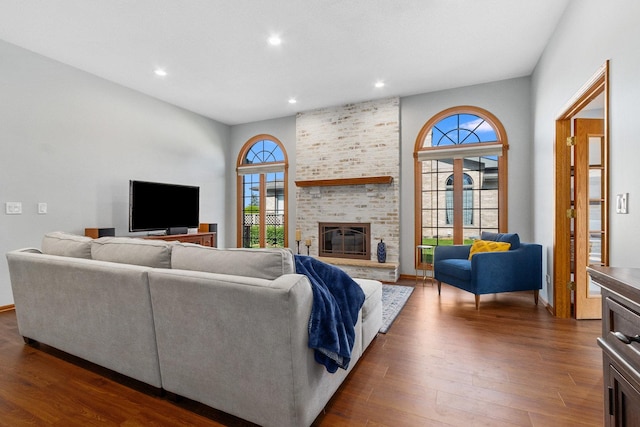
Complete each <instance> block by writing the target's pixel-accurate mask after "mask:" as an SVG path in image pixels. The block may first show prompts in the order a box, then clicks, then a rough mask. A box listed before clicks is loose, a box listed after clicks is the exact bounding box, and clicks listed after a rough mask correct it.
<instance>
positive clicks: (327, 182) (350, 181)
mask: <svg viewBox="0 0 640 427" xmlns="http://www.w3.org/2000/svg"><path fill="white" fill-rule="evenodd" d="M392 182H393V177H392V176H391V175H382V176H365V177H361V178H336V179H312V180H308V181H296V185H297V186H298V187H331V186H336V185H365V184H391V183H392Z"/></svg>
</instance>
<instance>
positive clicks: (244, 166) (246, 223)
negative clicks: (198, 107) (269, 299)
mask: <svg viewBox="0 0 640 427" xmlns="http://www.w3.org/2000/svg"><path fill="white" fill-rule="evenodd" d="M287 167H288V163H287V154H286V151H285V149H284V146H283V145H282V143H281V142H280V141H279V140H278V139H277V138H275V137H273V136H271V135H257V136H255V137H253V138H251V139H250V140H249V141H247V142H246V143H245V144H244V146H243V147H242V150H241V151H240V154H239V155H238V164H237V172H238V233H237V235H238V247H243V248H266V247H279V248H282V247H286V246H287V244H288V243H287V240H288V239H287Z"/></svg>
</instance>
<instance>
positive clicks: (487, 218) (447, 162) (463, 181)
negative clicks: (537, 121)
mask: <svg viewBox="0 0 640 427" xmlns="http://www.w3.org/2000/svg"><path fill="white" fill-rule="evenodd" d="M507 150H508V143H507V136H506V133H505V131H504V127H503V126H502V124H501V123H500V122H499V121H498V119H497V118H496V117H495V116H494V115H493V114H491V113H489V112H488V111H486V110H483V109H481V108H478V107H470V106H462V107H454V108H450V109H448V110H445V111H442V112H440V113H439V114H437V115H435V116H434V117H432V118H431V119H430V120H428V121H427V122H426V123H425V125H424V126H423V127H422V129H421V130H420V133H419V134H418V137H417V139H416V145H415V152H414V157H415V174H416V180H415V182H416V198H415V199H416V216H415V217H416V239H415V240H416V245H430V246H436V245H450V244H463V243H469V242H471V241H472V240H473V239H475V238H479V236H480V235H481V233H482V232H483V231H491V232H504V231H506V224H507V203H506V198H507V180H506V177H507ZM428 258H429V256H427V259H423V260H422V261H419V262H418V263H419V264H420V263H422V262H426V263H429V262H430V260H429V259H428Z"/></svg>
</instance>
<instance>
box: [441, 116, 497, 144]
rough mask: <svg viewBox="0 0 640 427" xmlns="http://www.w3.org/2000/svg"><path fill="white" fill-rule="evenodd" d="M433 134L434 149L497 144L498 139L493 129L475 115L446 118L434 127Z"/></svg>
mask: <svg viewBox="0 0 640 427" xmlns="http://www.w3.org/2000/svg"><path fill="white" fill-rule="evenodd" d="M431 132H432V133H431V146H432V147H442V146H447V145H460V144H476V143H479V142H496V141H497V139H498V137H497V135H496V131H495V130H494V129H493V127H492V126H491V125H490V124H489V123H488V122H487V121H486V120H484V119H483V118H481V117H479V116H476V115H475V114H454V115H452V116H449V117H445V118H444V119H442V120H440V121H439V122H438V123H436V124H435V125H434V126H433V128H432V129H431Z"/></svg>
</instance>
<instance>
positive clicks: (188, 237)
mask: <svg viewBox="0 0 640 427" xmlns="http://www.w3.org/2000/svg"><path fill="white" fill-rule="evenodd" d="M216 235H217V233H215V232H213V233H195V234H166V235H164V234H163V235H158V236H144V237H143V239H149V240H165V241H167V242H171V241H176V240H177V241H179V242H182V243H195V244H197V245H202V246H210V247H212V248H217V247H218V239H217V236H216Z"/></svg>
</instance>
